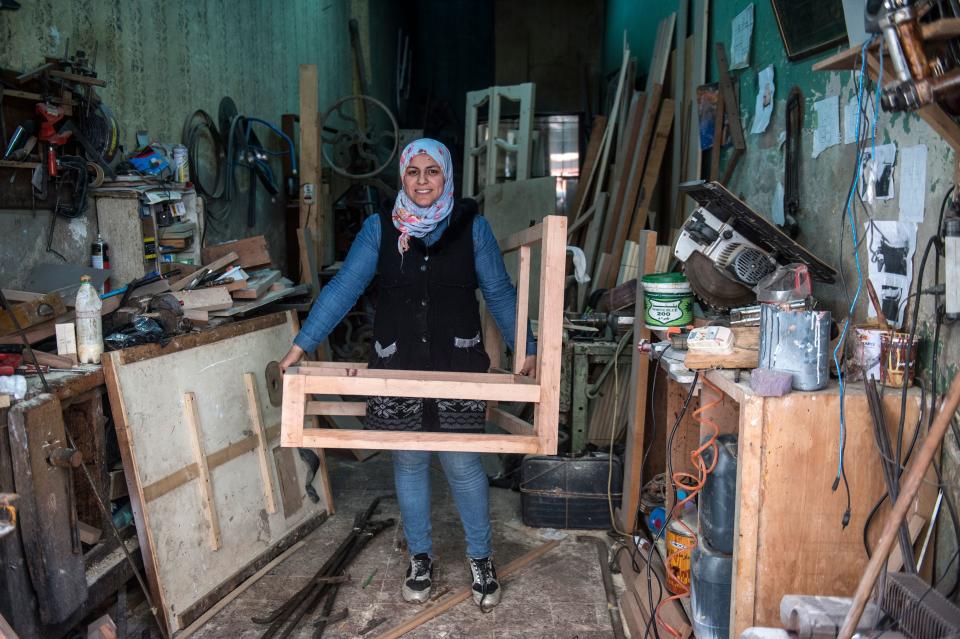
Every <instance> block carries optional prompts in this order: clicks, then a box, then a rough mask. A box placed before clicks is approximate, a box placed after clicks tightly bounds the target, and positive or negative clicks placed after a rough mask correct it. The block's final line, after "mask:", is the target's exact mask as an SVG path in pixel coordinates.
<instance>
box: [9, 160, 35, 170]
mask: <svg viewBox="0 0 960 639" xmlns="http://www.w3.org/2000/svg"><path fill="white" fill-rule="evenodd" d="M38 166H40V163H39V162H14V161H12V160H0V169H30V170H31V171H32V170H34V169H36V168H37V167H38Z"/></svg>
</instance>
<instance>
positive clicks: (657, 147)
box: [627, 99, 674, 242]
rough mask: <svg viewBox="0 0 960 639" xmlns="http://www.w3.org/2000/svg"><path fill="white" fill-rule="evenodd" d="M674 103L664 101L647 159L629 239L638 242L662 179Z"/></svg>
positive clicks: (651, 219) (632, 217)
mask: <svg viewBox="0 0 960 639" xmlns="http://www.w3.org/2000/svg"><path fill="white" fill-rule="evenodd" d="M673 116H674V102H673V100H669V99H667V100H664V101H663V105H662V106H661V107H660V115H659V116H658V117H657V126H656V129H655V131H654V135H653V144H652V146H651V148H650V155H649V157H648V158H647V165H646V167H645V168H644V171H643V181H642V183H641V187H640V193H639V201H638V202H637V209H636V211H635V212H633V214H632V216H631V228H630V233H629V234H628V235H627V237H628V238H629V239H630V240H631V241H633V242H637V241H638V240H639V237H640V231H642V230H643V225H644V223H645V222H646V221H647V219H648V213H649V212H650V199H651V198H652V197H653V190H654V188H655V187H656V185H657V181H658V180H659V179H660V166H661V164H662V162H663V154H664V151H666V148H667V138H668V137H669V136H670V127H671V126H672V125H673ZM653 225H654V220H653V216H652V215H651V216H650V227H651V228H653Z"/></svg>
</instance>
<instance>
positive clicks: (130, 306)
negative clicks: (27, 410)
mask: <svg viewBox="0 0 960 639" xmlns="http://www.w3.org/2000/svg"><path fill="white" fill-rule="evenodd" d="M201 255H202V262H203V264H202V266H199V267H197V266H193V265H189V264H182V263H177V264H173V265H165V266H173V267H174V268H173V269H172V270H169V271H167V272H166V273H165V274H163V275H160V274H158V273H152V274H150V275H147V276H146V277H143V278H141V279H139V280H136V281H134V282H130V283H129V284H127V285H125V286H123V287H121V288H119V289H116V290H114V291H111V292H110V293H107V294H104V295H103V296H101V297H102V298H103V299H102V308H101V315H102V316H103V335H104V343H105V346H106V349H107V350H113V349H116V348H123V347H126V346H132V345H135V344H138V343H144V342H150V341H159V342H163V341H164V340H165V339H167V338H169V337H170V336H171V335H176V334H180V333H184V332H187V331H190V330H193V329H195V328H198V327H205V326H216V325H219V324H222V323H225V322H228V321H232V319H233V318H239V317H245V316H248V315H249V314H252V313H258V312H261V311H262V312H268V311H270V310H272V309H271V308H269V306H270V305H271V304H273V303H274V302H278V301H280V300H288V301H290V300H291V299H298V298H301V297H302V296H307V295H309V294H310V293H311V292H312V287H311V285H310V284H300V285H294V284H293V282H291V281H290V280H289V279H287V278H286V277H283V276H282V274H281V272H280V271H279V270H278V269H276V268H273V260H272V259H271V257H270V254H269V252H268V251H267V244H266V240H265V239H264V237H263V236H256V237H251V238H246V239H242V240H237V241H232V242H226V243H223V244H217V245H213V246H207V247H204V248H203V249H202V253H201ZM81 270H83V271H84V272H87V271H89V272H92V273H94V274H95V275H96V274H97V273H99V274H101V275H99V277H101V278H103V279H106V274H107V273H108V271H98V270H96V269H81ZM35 271H36V272H38V273H39V272H40V271H42V272H43V273H42V274H43V275H44V279H43V281H46V282H49V284H47V285H45V286H43V287H42V288H44V289H46V290H43V291H20V290H10V289H4V290H3V293H4V296H5V297H6V299H7V301H8V303H9V304H10V305H11V311H12V312H11V313H8V312H6V311H3V310H0V348H4V347H5V349H6V350H10V349H15V350H17V351H18V352H19V350H20V348H21V347H22V343H23V340H22V339H21V337H20V335H19V333H18V331H17V325H19V327H20V328H21V329H22V330H23V334H24V337H25V338H26V340H27V341H28V342H29V343H30V344H37V345H40V346H39V347H38V349H35V352H37V353H38V355H39V357H40V358H41V360H42V361H40V364H41V366H47V367H49V369H52V370H57V369H68V370H69V369H71V368H72V367H73V366H75V365H76V363H77V362H76V356H75V350H71V349H70V346H69V344H62V343H57V344H56V350H57V351H58V352H59V353H60V354H61V355H64V356H65V357H60V358H58V357H57V356H55V355H52V354H48V353H44V352H42V350H43V348H44V347H43V345H42V343H43V342H45V341H47V340H51V342H52V338H54V337H57V338H58V342H60V341H62V340H61V339H60V338H61V336H62V333H63V331H62V330H61V329H59V328H58V325H60V326H61V327H62V326H64V325H66V326H69V327H70V329H71V330H70V332H71V333H72V328H73V327H72V323H73V322H75V319H76V311H75V310H74V308H73V307H74V300H75V297H76V294H77V289H78V286H79V282H78V281H77V280H78V277H77V276H76V271H77V267H72V266H69V265H41V266H40V267H37V268H36V269H35ZM33 275H35V274H32V277H31V278H28V282H31V281H40V279H41V278H39V276H33ZM101 283H102V282H96V281H95V282H94V284H101ZM14 319H16V322H14ZM74 347H75V344H74ZM47 350H51V351H52V350H54V345H53V344H52V343H51V345H50V348H48V349H47ZM15 354H16V353H15ZM28 361H29V360H28ZM28 361H24V362H17V366H16V367H15V368H17V369H18V370H17V372H18V373H26V374H30V373H32V372H35V371H32V370H31V369H30V365H29V364H28ZM43 372H47V370H43Z"/></svg>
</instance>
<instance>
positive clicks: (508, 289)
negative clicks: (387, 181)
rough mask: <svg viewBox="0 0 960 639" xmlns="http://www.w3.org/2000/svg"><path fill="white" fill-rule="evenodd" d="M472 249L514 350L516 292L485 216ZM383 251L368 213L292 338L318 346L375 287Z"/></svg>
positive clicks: (477, 222) (432, 236) (432, 238)
mask: <svg viewBox="0 0 960 639" xmlns="http://www.w3.org/2000/svg"><path fill="white" fill-rule="evenodd" d="M447 222H448V220H444V221H442V222H441V223H440V224H438V225H437V228H435V229H434V230H433V231H432V232H431V233H429V234H428V235H427V236H426V237H424V238H423V240H424V242H426V244H427V246H431V245H432V244H433V243H434V242H436V241H437V240H438V239H440V236H441V235H443V232H444V230H445V229H446V228H447ZM473 253H474V263H475V265H476V269H477V280H478V281H479V283H480V291H481V292H482V293H483V299H484V301H485V302H486V304H487V309H489V311H490V315H491V316H493V319H494V320H495V321H496V323H497V327H498V328H499V329H500V334H501V335H503V341H504V342H505V343H506V344H507V346H509V347H510V349H511V350H513V337H514V335H515V331H514V327H515V324H516V305H517V290H516V288H515V287H514V286H513V283H512V282H511V281H510V276H509V275H507V269H506V267H505V266H504V265H503V256H502V255H501V254H500V247H499V245H498V244H497V240H496V238H495V237H494V236H493V230H492V229H491V228H490V223H489V222H487V220H486V219H484V218H483V217H482V216H479V215H478V216H477V217H475V218H474V220H473ZM379 254H380V218H379V216H377V215H371V216H369V217H368V218H367V219H366V220H365V221H364V223H363V227H362V228H361V229H360V233H358V234H357V237H356V239H354V241H353V245H351V246H350V251H349V252H348V253H347V259H346V260H345V261H344V262H343V266H342V267H341V268H340V271H339V272H338V273H337V274H336V276H335V277H334V278H333V279H332V280H330V282H329V283H328V284H327V285H326V286H324V287H323V290H321V292H320V296H319V297H317V300H316V302H315V303H314V304H313V308H311V309H310V314H309V315H308V316H307V319H306V321H305V322H304V323H303V327H302V328H301V329H300V333H299V334H298V335H297V336H296V338H295V339H294V340H293V342H294V343H295V344H296V345H297V346H299V347H300V348H302V349H303V350H304V351H306V352H308V353H310V352H313V351H315V350H317V346H319V345H320V342H322V341H323V340H325V339H326V338H327V336H328V335H329V334H330V332H331V331H332V330H333V329H334V327H336V326H337V324H339V323H340V321H341V320H342V319H343V318H344V316H345V315H346V314H347V313H348V312H350V309H351V308H353V306H354V304H356V303H357V300H358V299H359V298H360V295H362V294H363V292H364V291H365V290H366V288H367V286H369V285H370V282H371V280H373V277H374V275H376V273H377V261H378V259H379ZM526 352H527V355H535V354H536V353H537V343H536V341H535V340H534V337H533V331H532V330H530V327H529V326H528V327H527V351H526Z"/></svg>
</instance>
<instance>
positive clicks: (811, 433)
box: [647, 367, 936, 637]
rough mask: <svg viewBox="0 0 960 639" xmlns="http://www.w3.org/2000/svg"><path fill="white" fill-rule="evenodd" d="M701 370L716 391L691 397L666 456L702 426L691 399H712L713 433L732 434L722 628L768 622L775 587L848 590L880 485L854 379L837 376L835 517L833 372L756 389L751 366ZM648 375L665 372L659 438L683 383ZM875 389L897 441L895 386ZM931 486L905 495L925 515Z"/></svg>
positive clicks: (684, 457) (915, 400) (683, 450)
mask: <svg viewBox="0 0 960 639" xmlns="http://www.w3.org/2000/svg"><path fill="white" fill-rule="evenodd" d="M658 370H660V369H659V367H658ZM661 373H662V371H661ZM705 376H706V379H707V380H708V381H709V382H711V383H712V384H714V385H715V386H716V387H717V388H719V389H720V396H719V397H717V395H716V393H715V392H714V391H713V390H711V389H710V388H709V387H708V386H705V385H704V386H701V388H700V397H699V401H698V400H697V398H694V401H693V402H691V406H690V408H689V409H688V412H687V413H686V415H685V416H684V419H683V422H682V423H681V427H680V429H679V431H678V433H677V437H676V438H675V439H674V442H673V444H674V445H673V451H672V460H673V466H674V471H678V470H684V469H688V468H689V467H690V464H689V452H690V451H691V450H693V449H694V448H696V446H697V444H698V442H699V440H700V437H701V436H702V435H703V434H705V432H701V430H702V429H701V426H700V424H698V423H697V421H696V420H695V419H694V418H693V416H692V414H693V411H694V409H695V408H697V407H698V406H700V405H704V406H705V405H707V404H708V403H710V402H712V401H714V400H717V399H719V400H720V401H719V403H718V404H717V405H716V406H714V407H713V408H711V409H709V410H707V411H705V414H706V415H707V416H708V417H709V418H710V419H712V420H713V421H714V422H716V423H717V424H718V425H719V426H720V430H721V433H736V434H738V437H739V441H738V465H737V494H738V500H737V513H736V528H735V533H734V535H735V539H734V544H735V545H734V555H733V562H734V570H733V584H732V597H731V602H730V627H731V633H730V636H731V637H738V636H740V633H741V632H743V630H744V629H746V628H748V627H750V626H778V625H779V621H780V610H779V609H780V599H781V598H782V597H783V595H786V594H806V595H840V596H850V595H852V593H853V591H854V590H855V588H856V585H857V582H858V580H859V578H860V575H861V574H862V572H863V569H864V568H865V567H866V564H867V554H866V550H865V549H864V547H863V540H862V533H863V526H864V522H865V521H866V519H867V515H868V514H869V512H870V509H871V508H872V507H873V505H874V503H875V502H876V501H877V499H879V497H880V496H881V495H882V494H883V493H884V492H885V490H886V489H885V486H884V483H883V475H882V472H881V468H880V458H879V454H878V452H877V449H876V445H875V443H874V437H873V430H872V428H873V427H872V425H871V418H870V412H869V409H868V406H867V399H866V394H865V391H864V387H863V384H862V383H849V384H847V388H846V397H845V407H846V424H847V443H846V453H845V467H846V473H847V478H848V480H849V483H850V493H851V516H850V522H849V525H848V526H847V527H846V528H843V527H842V525H841V519H842V516H843V512H844V510H845V509H846V495H845V493H844V490H843V485H842V484H841V485H840V487H839V489H838V490H837V491H836V492H834V491H832V490H831V486H832V484H833V481H834V478H835V476H836V470H837V456H838V437H839V419H840V396H839V389H838V386H837V383H836V382H835V381H833V382H832V383H831V385H830V386H829V387H827V388H826V389H824V390H822V391H817V392H799V391H794V392H792V393H790V394H788V395H785V396H784V397H760V396H758V395H756V394H755V393H754V392H753V390H752V389H751V388H750V385H749V373H743V376H742V379H741V380H740V381H739V382H736V381H734V375H733V371H719V370H715V371H709V372H706V373H705ZM657 383H658V384H660V383H666V384H667V392H666V393H665V394H663V395H662V396H661V397H662V401H661V404H660V406H659V407H657V408H658V410H657V412H656V417H657V421H658V423H659V424H661V425H665V426H664V427H662V428H661V427H660V426H659V425H658V427H657V433H658V435H657V437H658V438H661V437H662V438H663V439H664V440H665V439H666V437H667V434H668V433H669V430H670V428H671V426H672V425H673V423H674V421H675V419H676V416H677V414H678V412H679V410H680V406H681V405H682V402H683V399H684V398H685V397H686V394H687V390H688V389H689V386H685V385H683V384H679V383H677V382H674V381H672V380H669V381H668V378H666V377H665V376H662V377H659V378H658V381H657ZM885 391H886V392H885V396H884V399H883V405H884V409H885V416H886V421H887V426H888V429H889V432H890V437H891V440H893V441H895V440H894V437H895V435H896V428H897V421H898V416H899V410H900V393H899V391H896V390H895V389H885ZM658 395H660V394H659V393H658ZM919 404H920V391H919V389H917V388H913V389H911V390H910V391H909V393H908V402H907V417H906V421H905V431H906V434H905V440H906V441H909V439H910V437H911V436H912V434H913V429H914V428H915V427H916V424H917V417H918V414H919ZM655 407H656V404H655ZM905 445H906V444H905ZM647 477H649V475H647ZM935 498H936V488H935V486H934V485H933V484H932V483H926V484H924V485H923V487H922V488H921V490H920V494H919V495H918V498H917V502H916V503H915V505H914V510H915V512H916V514H917V515H918V516H920V517H922V518H923V519H924V521H929V518H930V514H931V512H932V510H933V504H934V500H935ZM887 509H888V505H884V507H883V508H882V509H881V511H880V516H879V517H877V518H875V520H874V524H873V526H872V529H871V532H872V535H871V539H872V540H874V542H875V537H876V536H877V535H878V534H879V528H880V525H879V523H878V522H880V521H882V517H883V515H884V514H885V513H886V512H887ZM921 536H922V535H921ZM927 561H928V562H930V561H932V558H928V559H927Z"/></svg>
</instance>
